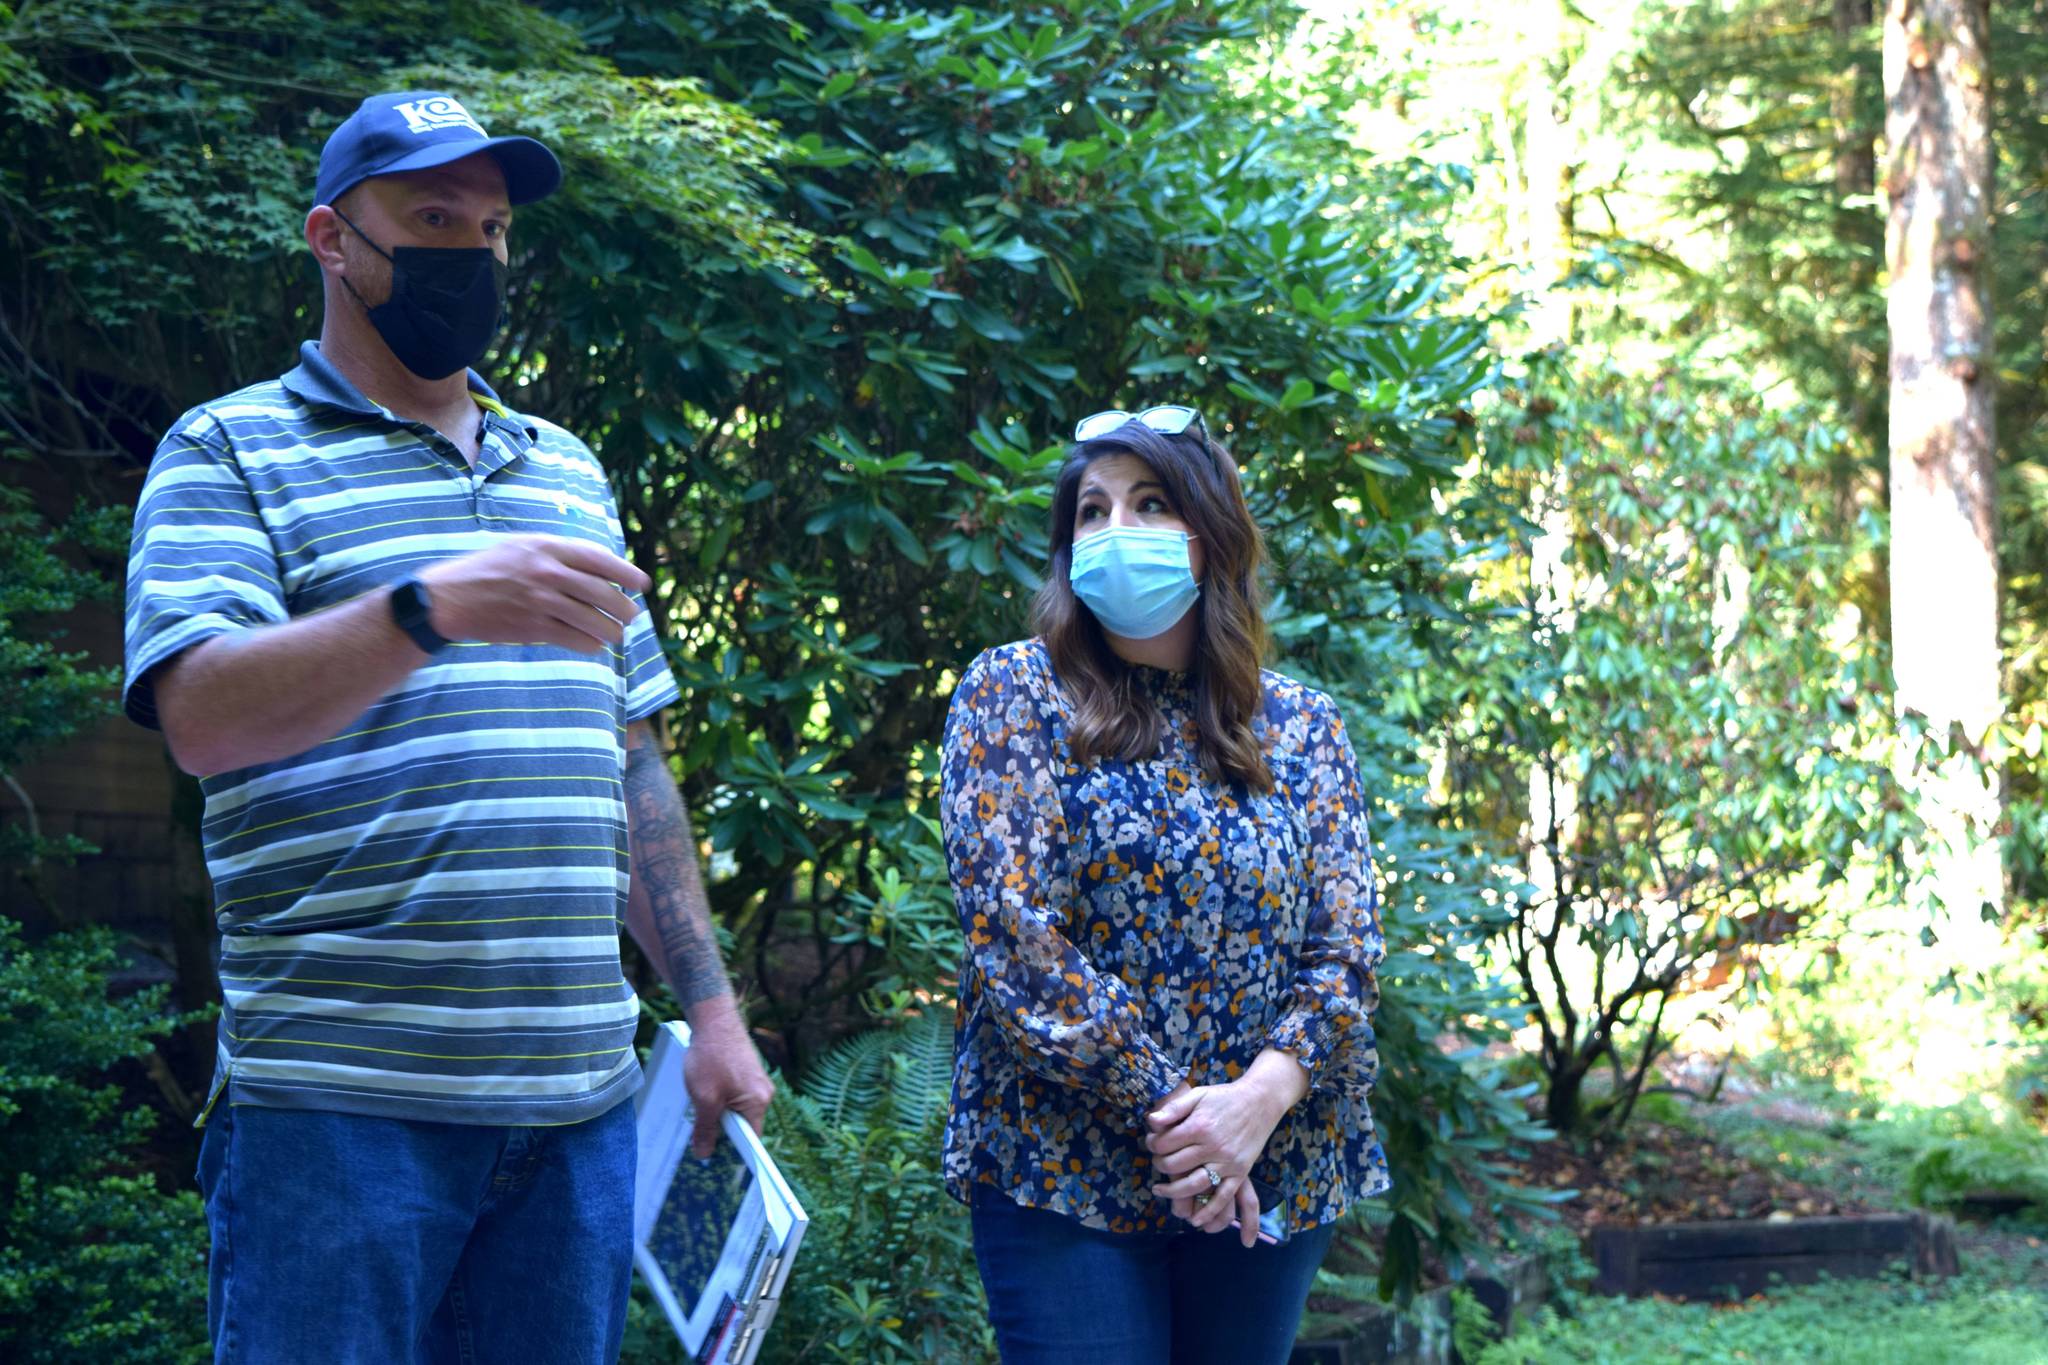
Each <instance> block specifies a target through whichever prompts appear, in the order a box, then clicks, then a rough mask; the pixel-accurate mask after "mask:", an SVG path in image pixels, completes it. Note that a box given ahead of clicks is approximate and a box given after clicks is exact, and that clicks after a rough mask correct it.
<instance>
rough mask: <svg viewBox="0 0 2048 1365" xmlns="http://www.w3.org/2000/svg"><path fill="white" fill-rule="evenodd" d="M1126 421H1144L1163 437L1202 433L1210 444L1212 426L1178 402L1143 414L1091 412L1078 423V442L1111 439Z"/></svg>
mask: <svg viewBox="0 0 2048 1365" xmlns="http://www.w3.org/2000/svg"><path fill="white" fill-rule="evenodd" d="M1126 422H1143V423H1144V424H1145V425H1146V426H1148V427H1150V428H1152V430H1154V431H1156V432H1158V433H1159V434H1160V435H1161V436H1178V435H1180V434H1181V433H1182V432H1184V431H1186V430H1187V429H1188V428H1189V427H1194V428H1195V429H1197V430H1198V431H1200V432H1201V433H1202V444H1203V446H1204V447H1205V448H1206V447H1207V446H1208V444H1209V424H1208V423H1207V422H1204V421H1203V420H1202V414H1201V413H1199V412H1196V411H1195V410H1194V409H1193V408H1187V407H1182V406H1180V405H1179V404H1177V403H1166V404H1162V405H1160V406H1159V407H1156V408H1146V409H1145V410H1144V411H1143V412H1125V411H1124V410H1123V409H1122V408H1111V409H1110V410H1109V411H1107V412H1097V413H1091V414H1089V415H1088V416H1086V417H1083V418H1082V419H1081V420H1080V421H1078V422H1076V423H1074V439H1075V440H1077V441H1092V440H1094V439H1095V438H1096V437H1098V436H1107V435H1109V434H1110V433H1111V432H1113V431H1115V430H1116V429H1117V428H1118V427H1121V426H1123V425H1124V424H1125V423H1126Z"/></svg>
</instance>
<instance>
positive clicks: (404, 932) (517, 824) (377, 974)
mask: <svg viewBox="0 0 2048 1365" xmlns="http://www.w3.org/2000/svg"><path fill="white" fill-rule="evenodd" d="M470 387H471V390H472V391H473V393H474V395H475V397H476V401H477V404H478V408H479V417H480V420H481V421H482V424H483V439H482V450H481V453H480V454H479V456H478V458H477V462H476V465H475V467H474V468H473V469H472V468H471V467H470V466H469V465H468V464H467V463H466V462H465V461H464V459H463V457H462V454H461V452H460V451H458V450H457V449H456V448H455V446H454V445H453V444H452V443H450V442H449V441H448V440H447V438H445V437H444V436H442V435H441V434H440V433H439V432H437V431H435V430H434V429H433V428H432V427H429V426H427V425H426V424H425V423H422V422H415V421H410V420H407V419H405V418H402V417H399V416H397V415H396V414H394V413H392V412H391V411H389V410H388V409H386V408H383V407H380V406H379V405H378V404H376V403H373V402H371V401H370V400H369V399H367V398H365V397H364V396H363V395H362V394H361V393H360V392H359V391H357V389H356V388H355V386H354V385H353V384H351V383H350V382H349V381H348V380H347V379H346V378H344V377H343V376H342V374H341V373H340V372H339V371H338V370H336V369H335V368H334V367H333V366H332V365H330V364H328V363H327V361H326V359H325V358H324V357H323V356H322V355H321V354H320V351H319V348H318V347H317V346H316V345H314V344H313V343H311V342H308V343H306V345H305V346H304V347H303V348H302V350H301V354H300V364H299V366H298V368H296V369H294V370H292V371H291V372H290V373H289V374H286V375H284V376H282V377H281V378H278V379H275V380H272V381H270V382H268V383H262V384H255V385H252V386H250V387H249V388H246V389H243V390H241V391H240V392H238V393H232V394H229V395H228V396H227V397H225V398H219V399H215V400H214V401H212V402H210V403H205V404H202V405H201V406H199V407H197V408H194V409H193V410H192V411H190V412H188V413H186V414H185V415H184V416H183V417H181V418H179V419H178V422H177V424H176V425H175V426H173V427H172V428H171V430H170V433H169V434H168V435H167V436H165V437H164V440H163V443H162V445H161V446H159V447H158V449H157V453H156V458H155V461H154V462H153V463H152V464H151V466H150V470H149V476H148V479H147V481H146V482H145V483H144V485H143V490H142V499H141V502H140V504H139V505H138V507H137V508H136V513H135V537H134V541H133V543H132V546H131V548H130V552H129V566H128V599H127V683H126V686H125V687H124V689H123V693H122V700H123V704H124V705H125V706H126V708H127V712H128V714H129V716H130V717H132V718H133V719H134V720H136V721H138V722H139V723H141V724H143V725H147V726H151V727H155V726H156V724H157V717H156V704H155V698H154V695H153V693H152V689H151V677H150V674H151V670H152V669H154V668H155V667H156V666H157V665H158V664H161V663H162V662H164V661H165V660H166V659H169V658H171V657H172V656H173V655H175V654H177V653H178V652H179V651H180V650H184V649H188V648H190V647H191V646H192V645H195V644H197V643H198V642H200V641H201V640H205V639H207V638H209V637H211V636H214V635H220V634H225V633H227V632H229V631H236V630H245V629H248V628H249V627H252V626H263V625H269V624H273V623H276V622H282V621H286V620H288V619H290V618H292V617H297V616H304V615H306V614H307V613H309V612H314V611H318V610H320V609H321V608H322V607H327V606H332V605H333V604H335V603H337V602H342V601H346V600H347V599H349V598H353V597H356V596H358V595H360V594H363V593H372V592H378V591H380V590H382V589H384V588H386V587H387V586H388V585H390V584H391V583H393V582H395V581H396V580H398V579H400V578H402V577H404V576H405V575H407V574H409V573H414V572H417V571H418V570H420V569H421V568H423V567H425V566H426V565H429V564H432V563H434V562H435V561H437V560H442V559H448V558H451V557H454V556H457V555H462V554H467V553H469V552H471V551H474V550H478V549H482V548H485V547H486V546H488V545H489V544H490V543H491V541H492V539H493V538H494V537H497V536H502V535H512V534H523V533H536V532H537V533H545V534H549V535H558V536H574V537H577V538H579V539H583V540H588V541H590V542H592V543H593V544H596V545H601V546H603V547H604V548H606V549H608V550H610V551H612V552H613V553H616V554H623V553H624V549H625V545H624V537H623V535H622V533H621V531H620V527H619V518H618V513H617V510H616V508H615V507H614V505H613V502H612V498H611V493H610V490H609V488H608V487H607V485H606V483H605V478H604V474H603V471H602V470H601V469H600V468H599V466H598V463H597V461H596V459H595V458H594V457H593V456H592V455H591V453H590V451H589V449H588V448H587V447H586V446H585V445H584V444H583V442H581V441H579V440H578V439H576V437H574V436H572V435H570V434H569V433H568V432H566V431H563V430H562V429H561V428H560V427H556V426H553V425H550V424H549V423H547V422H543V421H541V420H539V419H537V418H533V417H528V416H523V415H520V414H516V413H513V412H511V411H509V410H507V409H506V408H505V407H504V406H503V405H502V404H501V403H499V402H498V400H497V398H496V396H495V395H494V394H492V393H491V391H490V389H489V388H488V387H487V386H485V384H484V383H483V381H482V380H481V379H479V378H477V377H476V376H475V375H474V374H472V375H471V376H470ZM334 666H335V667H337V668H346V667H347V666H348V661H347V660H345V659H337V660H335V661H334ZM676 697H677V691H676V685H675V681H674V679H673V678H672V677H671V675H670V673H669V669H668V666H667V663H666V661H665V659H664V657H663V655H662V651H661V647H660V645H659V643H658V642H657V640H656V638H655V636H654V632H653V630H652V627H651V626H650V624H649V621H648V617H647V615H646V613H645V612H642V613H641V614H640V615H639V616H637V617H635V618H634V620H633V623H632V626H631V629H630V630H629V631H628V633H627V638H626V643H625V646H624V647H623V648H622V649H613V650H608V651H607V652H605V653H603V654H599V655H596V656H585V655H581V654H577V653H575V652H574V651H571V650H567V649H561V648H557V647H554V646H549V645H493V644H477V643H466V642H458V643H456V644H453V645H451V646H450V647H448V648H447V649H444V650H442V651H441V652H440V653H439V654H436V655H435V656H434V657H433V658H432V659H431V660H430V661H429V662H427V663H425V664H423V665H421V666H420V668H418V669H417V670H416V671H414V672H413V673H412V675H411V676H410V677H408V678H407V679H406V680H405V681H404V682H403V683H401V684H399V686H398V687H397V688H396V689H395V690H393V691H392V692H390V693H389V694H387V695H386V696H384V697H383V698H381V699H380V700H378V701H377V702H376V703H374V704H373V705H372V706H371V707H370V709H369V710H368V711H366V712H364V713H363V715H362V716H360V717H359V718H357V719H356V720H355V721H353V722H351V723H350V724H348V725H347V726H345V727H343V729H342V731H341V733H340V734H337V735H335V736H334V737H333V738H332V739H329V740H327V741H326V742H325V743H323V744H319V745H316V746H315V747H314V748H312V749H309V750H307V751H306V752H305V753H302V754H298V755H295V756H293V757H291V758H286V759H281V760H279V761H277V762H274V763H262V764H257V765H255V766H252V767H248V768H242V769H239V770H237V771H232V772H224V773H220V774H218V775H216V776H213V777H209V778H205V779H203V780H202V782H201V784H200V785H201V787H202V788H203V789H204V791H205V793H206V817H205V825H204V829H203V842H204V845H205V850H206V864H207V870H208V871H209V872H210V873H211V875H212V878H213V891H214V906H215V918H216V920H217V922H218V923H219V925H220V930H221V943H220V956H219V963H220V980H221V993H222V996H223V998H224V1007H223V1010H222V1014H221V1020H220V1040H221V1046H220V1058H219V1066H218V1069H217V1072H216V1076H215V1080H214V1086H213V1093H214V1096H215V1097H218V1095H219V1094H220V1091H221V1089H222V1087H223V1086H224V1085H225V1086H228V1087H230V1089H231V1095H230V1099H231V1102H233V1103H256V1104H267V1105H277V1106H283V1107H292V1108H313V1109H333V1110H342V1111H347V1112H351V1113H360V1114H377V1115H386V1116H390V1117H397V1118H410V1119H430V1120H436V1121H441V1122H457V1123H500V1124H543V1123H573V1122H576V1121H579V1120H581V1119H585V1118H589V1117H591V1116H592V1115H594V1114H597V1113H600V1112H602V1111H603V1110H605V1109H606V1108H608V1107H610V1106H611V1105H612V1104H613V1103H615V1102H616V1101H618V1100H620V1099H622V1098H624V1097H626V1096H627V1095H629V1094H631V1093H632V1091H633V1088H634V1086H635V1084H636V1083H637V1079H638V1074H639V1073H638V1068H637V1067H636V1065H635V1059H634V1056H633V1051H632V1040H633V1030H634V1025H635V1023H636V1022H637V1019H638V1013H639V1003H638V1001H637V1000H636V999H635V997H634V994H633V990H632V988H631V987H630V986H629V985H627V983H626V981H625V978H624V975H623V973H622V972H621V971H620V967H619V943H618V929H619V922H620V919H621V917H622V915H623V913H624V910H625V906H626V890H627V878H628V862H627V851H626V807H625V799H624V784H623V778H624V771H625V747H624V745H625V727H626V724H627V722H629V721H633V720H638V719H640V718H641V717H643V716H646V715H649V714H651V713H652V712H654V711H657V710H659V709H660V708H661V707H663V706H666V705H667V704H669V703H670V702H672V701H674V700H675V699H676Z"/></svg>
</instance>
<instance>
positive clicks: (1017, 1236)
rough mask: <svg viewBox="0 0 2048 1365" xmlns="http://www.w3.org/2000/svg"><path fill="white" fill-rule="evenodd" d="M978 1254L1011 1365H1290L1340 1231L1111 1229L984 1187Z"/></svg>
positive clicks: (980, 1189) (977, 1200)
mask: <svg viewBox="0 0 2048 1365" xmlns="http://www.w3.org/2000/svg"><path fill="white" fill-rule="evenodd" d="M972 1216H973V1224H974V1259H975V1261H976V1263H977V1264H978V1265H979V1266H980V1268H981V1283H982V1287H983V1288H984V1289H986V1290H987V1291H988V1316H989V1321H990V1323H991V1324H992V1325H993V1326H994V1327H995V1331H996V1344H997V1346H999V1347H1000V1348H1001V1350H1002V1353H1003V1365H1286V1361H1287V1357H1288V1354H1289V1352H1290V1351H1291V1350H1292V1348H1293V1346H1294V1332H1295V1328H1296V1327H1297V1326H1299V1325H1300V1322H1301V1307H1302V1304H1303V1303H1304V1302H1306V1301H1307V1299H1308V1290H1309V1282H1310V1281H1311V1280H1313V1279H1314V1278H1315V1273H1316V1267H1317V1266H1319V1265H1321V1264H1322V1261H1323V1254H1324V1253H1325V1252H1326V1251H1328V1250H1329V1248H1330V1238H1331V1236H1332V1235H1333V1234H1334V1233H1335V1231H1336V1229H1335V1228H1334V1227H1331V1226H1325V1227H1319V1228H1311V1229H1309V1230H1308V1231H1306V1232H1298V1233H1296V1234H1295V1235H1294V1236H1293V1237H1292V1238H1291V1239H1289V1240H1288V1241H1286V1242H1283V1243H1281V1244H1280V1245H1279V1246H1267V1245H1265V1244H1263V1243H1261V1244H1257V1245H1254V1246H1251V1247H1249V1248H1247V1247H1246V1246H1245V1245H1244V1244H1243V1243H1241V1242H1239V1241H1238V1240H1237V1234H1236V1233H1235V1232H1234V1231H1225V1232H1219V1233H1215V1234H1210V1233H1206V1232H1196V1231H1194V1230H1192V1229H1189V1230H1187V1231H1180V1232H1145V1233H1125V1234H1119V1233H1110V1232H1098V1231H1096V1230H1095V1229H1093V1228H1087V1227H1083V1226H1082V1225H1081V1224H1080V1223H1079V1222H1078V1221H1077V1220H1075V1219H1072V1218H1069V1217H1067V1216H1066V1215H1065V1214H1060V1213H1051V1212H1048V1211H1047V1210H1044V1209H1030V1208H1025V1207H1023V1206H1022V1205H1019V1204H1016V1203H1013V1202H1012V1201H1011V1200H1010V1199H1009V1198H1008V1197H1007V1196H1006V1195H1003V1194H1001V1193H1000V1192H998V1191H996V1190H993V1189H990V1188H988V1187H986V1186H977V1187H976V1189H975V1192H974V1205H973V1215H972Z"/></svg>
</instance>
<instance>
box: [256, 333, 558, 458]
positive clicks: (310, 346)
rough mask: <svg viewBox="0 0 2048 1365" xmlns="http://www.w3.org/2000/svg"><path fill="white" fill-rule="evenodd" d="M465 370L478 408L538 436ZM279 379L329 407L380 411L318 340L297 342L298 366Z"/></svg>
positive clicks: (481, 380) (473, 373) (530, 438)
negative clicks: (326, 353) (329, 358)
mask: <svg viewBox="0 0 2048 1365" xmlns="http://www.w3.org/2000/svg"><path fill="white" fill-rule="evenodd" d="M468 373H469V391H470V394H471V395H472V396H473V397H475V399H476V402H477V406H478V407H480V408H482V409H483V410H484V411H485V412H489V413H494V414H496V415H497V416H498V417H500V418H502V419H503V420H505V421H506V422H509V423H511V424H512V425H513V426H516V427H518V428H519V429H520V430H522V431H524V432H525V433H526V439H527V440H528V441H538V440H539V439H540V428H539V427H537V426H535V425H534V424H533V423H531V422H529V421H527V420H526V419H525V418H524V417H522V416H520V415H519V414H518V413H516V412H514V411H512V410H511V409H510V408H508V407H506V406H505V405H504V404H503V403H502V402H500V401H499V399H498V394H497V391H496V390H495V389H493V388H492V387H491V386H490V385H489V384H486V383H485V382H484V377H483V376H482V375H480V374H478V373H477V372H476V371H475V370H471V371H469V372H468ZM278 382H279V383H281V384H283V385H284V386H285V387H286V388H287V389H289V390H291V391H292V392H293V393H295V394H297V395H298V396H299V397H301V398H303V399H305V400H306V401H307V402H309V403H325V404H326V405H328V406H329V407H336V408H344V409H346V410H348V411H349V412H363V413H370V414H373V415H374V414H376V413H380V412H382V411H383V409H382V408H380V407H378V406H377V405H376V404H375V403H372V402H371V401H370V400H369V399H367V398H365V397H364V396H363V391H362V390H361V389H358V388H357V387H356V386H355V385H354V384H352V383H350V382H349V379H348V376H347V375H345V374H343V373H342V372H341V371H340V370H338V369H336V368H335V367H334V365H333V363H332V362H330V361H329V360H328V359H327V357H326V356H324V355H322V354H320V345H319V343H318V342H314V341H307V342H302V343H300V345H299V363H298V365H297V366H296V367H295V368H293V369H291V370H289V371H287V372H286V373H285V374H284V375H283V376H282V377H281V378H280V379H279V381H278Z"/></svg>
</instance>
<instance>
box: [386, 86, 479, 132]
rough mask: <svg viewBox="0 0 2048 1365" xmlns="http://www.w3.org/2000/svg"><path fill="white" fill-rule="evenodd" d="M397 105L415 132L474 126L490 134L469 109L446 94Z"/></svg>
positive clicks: (406, 124) (407, 125)
mask: <svg viewBox="0 0 2048 1365" xmlns="http://www.w3.org/2000/svg"><path fill="white" fill-rule="evenodd" d="M395 107H396V108H397V110H398V112H399V113H400V114H402V115H404V117H405V126H406V127H407V128H408V129H409V130H411V131H412V132H415V133H431V132H433V131H434V130H435V129H436V128H474V129H476V131H477V132H478V133H479V134H480V135H485V136H488V135H487V134H484V129H483V125H482V124H480V123H478V122H477V121H476V120H475V119H473V118H471V117H470V116H469V110H467V109H465V108H463V107H462V106H461V105H460V104H459V103H457V102H456V101H454V100H452V99H450V98H448V97H447V96H446V95H437V96H435V97H434V98H433V99H427V100H413V101H412V102H410V103H408V104H400V105H397V106H395Z"/></svg>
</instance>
